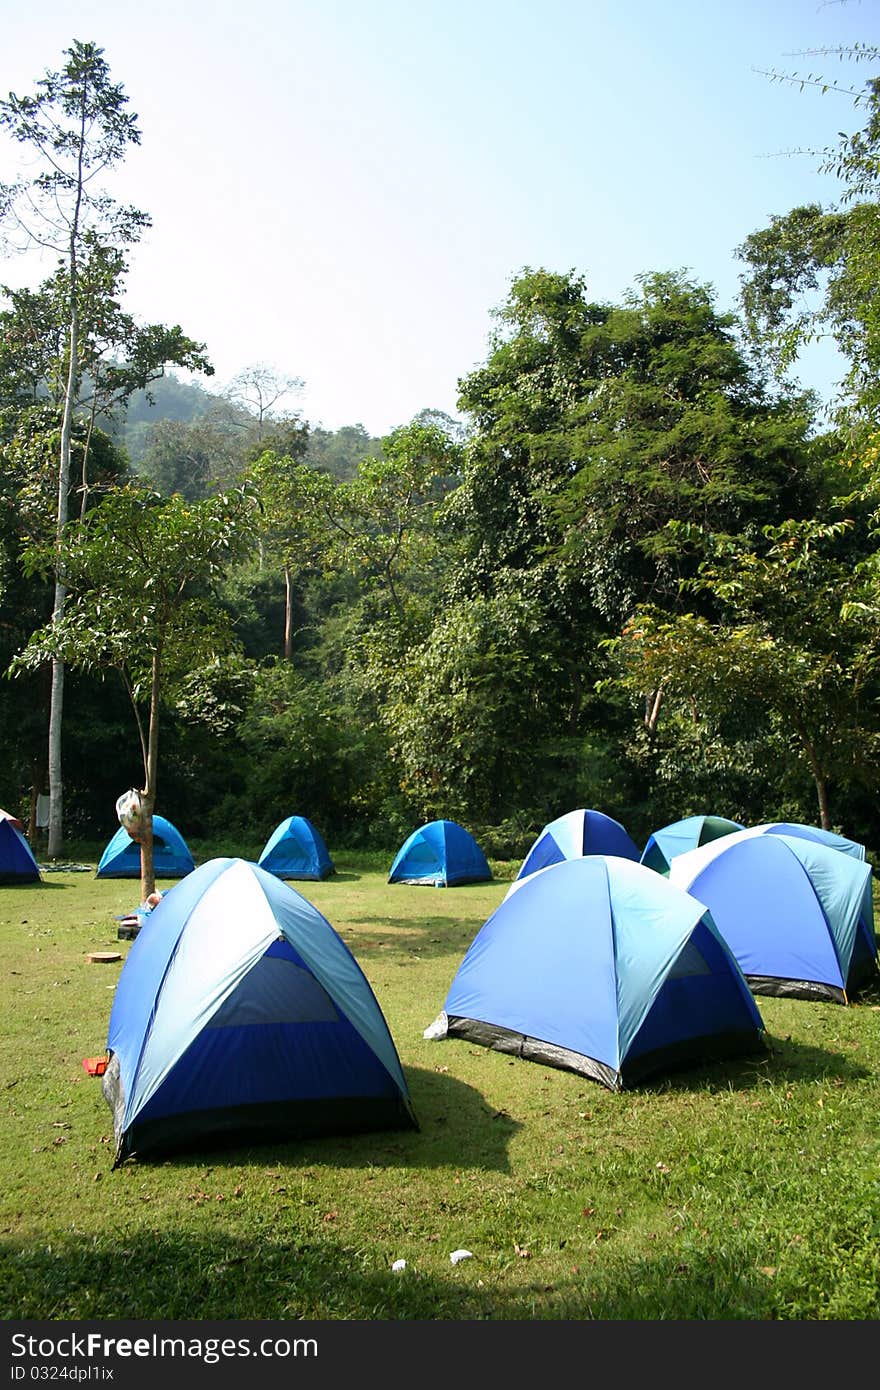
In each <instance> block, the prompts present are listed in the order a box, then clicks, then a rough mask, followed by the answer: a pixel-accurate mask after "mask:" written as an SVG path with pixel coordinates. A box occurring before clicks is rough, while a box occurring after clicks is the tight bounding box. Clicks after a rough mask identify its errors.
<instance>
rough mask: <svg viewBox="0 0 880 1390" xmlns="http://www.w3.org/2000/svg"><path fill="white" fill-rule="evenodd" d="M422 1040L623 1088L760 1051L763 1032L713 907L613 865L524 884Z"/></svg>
mask: <svg viewBox="0 0 880 1390" xmlns="http://www.w3.org/2000/svg"><path fill="white" fill-rule="evenodd" d="M425 1036H426V1037H430V1038H439V1037H447V1036H448V1037H453V1038H465V1039H467V1040H468V1041H470V1042H475V1043H480V1044H482V1045H483V1046H486V1047H491V1048H494V1049H497V1050H498V1051H501V1052H509V1053H512V1054H514V1055H515V1056H518V1057H524V1058H527V1059H529V1060H531V1061H536V1062H543V1063H545V1064H547V1065H549V1066H557V1067H562V1068H564V1069H567V1070H570V1071H576V1072H579V1073H581V1074H582V1075H584V1076H587V1077H590V1078H591V1079H593V1080H595V1081H599V1082H601V1083H602V1084H604V1085H606V1086H608V1087H610V1088H611V1089H612V1090H620V1089H621V1088H622V1087H623V1086H624V1085H627V1084H632V1083H634V1082H636V1081H638V1080H640V1079H641V1078H642V1077H644V1076H646V1075H649V1074H651V1073H653V1072H657V1071H662V1070H665V1069H667V1068H670V1067H673V1066H676V1065H680V1064H684V1063H695V1062H700V1061H702V1060H705V1059H710V1058H713V1057H720V1056H726V1055H732V1054H736V1053H742V1052H752V1051H759V1050H762V1048H763V1023H762V1021H761V1016H760V1014H759V1013H758V1010H757V1007H756V1005H755V1002H754V1000H753V998H752V996H751V994H750V992H749V989H748V986H747V985H746V982H745V980H744V979H743V976H742V973H741V971H740V969H739V967H738V965H737V964H736V961H735V960H734V959H733V956H732V954H731V952H730V950H729V948H728V947H727V945H726V944H725V943H724V941H723V940H722V938H721V936H720V934H719V932H718V930H717V928H716V927H715V925H714V923H713V921H712V918H711V916H710V914H709V913H708V912H707V911H706V908H705V907H704V905H703V904H702V903H700V902H698V901H697V900H696V899H695V898H693V897H691V896H690V894H688V893H685V892H683V891H682V890H681V889H679V888H675V887H673V886H672V884H670V883H669V882H668V880H667V879H665V878H664V877H662V876H661V875H660V874H657V873H655V872H654V871H653V870H652V869H646V868H645V867H644V866H643V865H641V864H637V863H634V862H633V861H632V860H630V859H623V858H620V857H618V856H615V855H590V856H585V857H582V858H579V859H568V860H564V861H562V862H561V863H559V864H555V865H552V866H550V867H548V868H546V869H543V870H539V871H538V872H536V873H535V874H533V875H531V876H530V877H529V878H527V879H524V880H523V881H522V882H521V883H519V884H518V885H517V890H516V892H513V893H510V894H509V895H508V896H507V897H506V898H505V899H504V901H503V902H502V903H501V904H500V906H499V907H498V908H496V910H495V912H494V913H493V914H492V916H491V917H490V918H489V919H488V921H487V922H486V923H485V924H484V925H483V927H481V929H480V931H479V932H478V933H477V936H476V937H475V938H474V940H473V942H472V943H471V946H470V948H469V949H468V951H467V953H466V955H465V957H464V959H463V960H462V963H461V965H460V966H459V968H458V971H457V972H456V975H455V977H454V979H453V981H452V984H451V986H450V988H449V992H448V994H447V996H446V1000H445V1003H444V1005H443V1009H442V1011H441V1013H440V1015H439V1016H438V1018H437V1019H436V1020H435V1022H434V1023H433V1024H432V1025H431V1026H430V1027H429V1028H428V1029H427V1030H426V1033H425Z"/></svg>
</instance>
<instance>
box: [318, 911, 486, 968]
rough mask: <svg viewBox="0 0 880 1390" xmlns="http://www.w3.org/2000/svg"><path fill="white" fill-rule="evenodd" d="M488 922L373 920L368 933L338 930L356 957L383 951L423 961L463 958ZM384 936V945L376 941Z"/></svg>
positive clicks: (343, 926)
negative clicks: (378, 935) (444, 957)
mask: <svg viewBox="0 0 880 1390" xmlns="http://www.w3.org/2000/svg"><path fill="white" fill-rule="evenodd" d="M485 920H486V919H485V918H484V917H480V918H476V917H471V918H467V917H441V916H430V917H414V918H413V917H375V916H374V917H371V918H370V923H369V928H367V929H365V928H364V927H362V926H361V927H355V928H352V927H350V926H349V925H348V924H347V923H343V924H341V925H340V926H338V927H337V928H336V930H337V931H339V932H340V934H342V935H343V936H345V937H346V939H347V941H348V944H349V946H350V947H353V948H354V949H355V952H356V953H357V954H359V953H360V952H361V951H364V952H373V951H376V950H379V949H382V950H383V951H385V952H386V953H390V954H391V955H392V956H394V955H401V956H414V955H415V956H418V957H419V959H420V960H432V959H438V958H439V957H441V956H448V955H449V954H450V952H457V953H460V954H461V955H463V954H464V952H465V951H466V950H467V947H468V946H469V945H470V944H471V942H472V941H473V939H474V937H475V936H476V934H477V932H478V931H479V930H480V927H481V926H482V925H483V923H484V921H485ZM383 932H387V933H388V936H387V937H386V939H385V940H384V941H382V942H379V941H377V940H376V939H375V937H376V934H377V933H383ZM368 933H369V934H368Z"/></svg>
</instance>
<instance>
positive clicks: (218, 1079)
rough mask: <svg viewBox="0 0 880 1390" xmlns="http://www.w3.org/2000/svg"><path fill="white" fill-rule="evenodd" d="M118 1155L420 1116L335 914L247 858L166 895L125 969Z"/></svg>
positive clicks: (403, 1122) (112, 1038)
mask: <svg viewBox="0 0 880 1390" xmlns="http://www.w3.org/2000/svg"><path fill="white" fill-rule="evenodd" d="M107 1048H108V1054H109V1061H108V1065H107V1070H106V1071H105V1073H104V1080H103V1089H104V1096H105V1098H106V1100H107V1102H108V1104H109V1106H110V1108H111V1111H112V1113H113V1127H114V1135H115V1144H116V1154H115V1163H114V1167H115V1166H118V1165H119V1164H120V1163H121V1162H123V1160H125V1159H126V1158H128V1157H132V1156H134V1157H139V1156H143V1155H150V1154H156V1153H162V1152H167V1151H170V1150H178V1149H184V1148H193V1147H196V1146H200V1145H203V1144H204V1143H216V1142H219V1141H221V1140H224V1139H227V1138H234V1139H241V1140H242V1141H246V1142H252V1141H254V1140H260V1139H269V1138H279V1137H281V1138H285V1137H286V1138H306V1137H309V1136H314V1135H321V1134H345V1133H352V1132H356V1131H361V1130H373V1129H376V1130H379V1129H404V1128H417V1127H418V1126H417V1122H416V1119H415V1115H414V1112H413V1108H412V1104H411V1102H410V1097H409V1091H408V1089H407V1084H406V1080H405V1078H404V1075H403V1071H402V1068H401V1065H400V1061H399V1058H398V1055H397V1051H396V1049H395V1046H394V1043H393V1041H392V1038H391V1034H390V1032H389V1030H388V1025H387V1023H386V1022H385V1018H384V1015H383V1014H382V1011H381V1009H380V1007H379V1004H378V1003H377V1001H376V998H375V996H374V994H373V992H372V990H371V988H370V986H369V984H368V982H367V979H366V977H365V975H364V973H363V971H362V970H361V968H360V966H359V965H358V963H357V961H356V960H355V958H354V956H353V955H352V954H351V952H350V951H349V949H348V947H347V946H346V945H345V943H344V942H343V941H342V939H341V937H340V936H338V935H337V933H336V932H335V931H334V929H333V928H332V927H331V925H330V923H329V922H328V921H327V919H326V918H325V917H323V916H322V915H321V913H320V912H319V911H318V910H317V908H315V907H314V906H313V905H312V904H311V903H310V902H308V901H307V900H306V899H305V898H304V897H302V896H301V895H300V894H299V893H298V892H297V890H296V889H295V888H292V887H291V886H290V885H289V884H287V883H284V882H283V881H282V880H281V879H279V878H277V877H276V876H275V875H274V874H270V873H266V871H265V870H264V869H261V868H260V867H259V866H258V865H257V864H252V863H250V862H249V861H246V860H243V859H211V860H209V861H208V862H207V863H205V864H202V865H201V866H200V867H199V868H198V869H195V870H194V871H193V873H191V874H190V875H189V876H188V877H187V878H185V879H183V880H182V881H181V882H180V883H177V884H175V885H174V887H173V888H172V889H171V890H170V891H169V892H168V893H166V895H165V896H164V897H163V898H162V901H161V902H160V903H159V905H158V907H156V908H155V909H154V911H153V912H152V913H151V915H150V918H149V922H148V925H147V927H146V929H145V930H144V931H142V932H140V934H139V935H138V936H137V937H136V939H135V941H134V942H133V944H132V947H131V950H130V952H129V955H128V958H127V959H126V962H125V965H124V966H123V969H122V973H121V975H120V977H119V983H118V985H117V988H116V993H115V996H114V999H113V1009H112V1012H111V1016H110V1029H109V1034H108V1039H107Z"/></svg>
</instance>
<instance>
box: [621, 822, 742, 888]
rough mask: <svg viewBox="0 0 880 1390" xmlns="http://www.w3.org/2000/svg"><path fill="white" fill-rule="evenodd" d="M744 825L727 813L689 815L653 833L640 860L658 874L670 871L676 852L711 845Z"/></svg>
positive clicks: (679, 852)
mask: <svg viewBox="0 0 880 1390" xmlns="http://www.w3.org/2000/svg"><path fill="white" fill-rule="evenodd" d="M744 828H745V827H744V826H742V825H740V823H739V821H735V820H728V819H727V817H726V816H687V817H686V818H685V819H684V820H677V821H673V822H672V824H671V825H664V826H663V828H662V829H661V830H655V831H654V832H653V833H652V834H651V835H649V836H648V840H647V843H646V845H645V848H644V849H643V850H642V854H641V859H640V861H639V862H640V863H641V864H645V865H646V866H647V867H648V868H649V869H655V870H656V871H657V873H658V874H668V873H669V865H670V862H671V860H672V859H673V858H674V856H675V855H676V854H685V853H686V852H687V851H688V850H689V849H696V848H697V847H698V846H699V845H708V844H709V843H710V842H711V841H712V840H718V839H720V837H721V836H722V835H733V834H735V833H736V831H737V830H743V829H744Z"/></svg>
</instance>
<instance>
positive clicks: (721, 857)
mask: <svg viewBox="0 0 880 1390" xmlns="http://www.w3.org/2000/svg"><path fill="white" fill-rule="evenodd" d="M669 880H670V882H671V883H675V884H676V885H677V886H678V887H680V888H684V889H685V890H686V891H687V892H689V893H692V894H693V895H694V896H695V897H696V898H699V900H700V901H701V902H704V903H705V904H706V906H707V907H708V908H709V910H710V912H711V913H712V917H713V918H714V921H715V923H716V925H717V927H718V929H719V931H720V932H721V933H722V935H723V936H724V938H725V940H726V941H727V943H728V945H729V946H730V948H731V950H732V951H733V954H734V955H735V956H736V958H737V960H738V962H739V964H740V967H741V969H742V971H743V974H744V975H745V977H746V979H747V980H748V982H749V985H750V986H751V988H752V990H754V991H755V992H756V993H758V994H776V995H789V996H792V997H794V998H805V999H828V1000H833V1001H834V1002H836V1003H841V1004H845V1003H846V1002H847V1000H848V996H849V995H850V994H851V993H853V992H854V991H855V990H856V989H858V988H859V987H860V986H861V985H862V984H863V983H864V982H865V980H866V979H868V978H870V976H871V975H873V974H874V973H875V972H876V969H877V942H876V938H875V936H874V926H873V923H874V909H873V891H872V885H871V866H870V865H869V864H868V863H866V862H865V861H863V860H861V859H856V858H854V857H853V856H851V855H848V854H841V853H840V851H839V850H837V849H831V848H829V847H828V846H827V845H824V844H821V843H819V841H817V840H814V839H811V838H808V837H806V836H795V835H776V834H773V835H768V834H764V833H763V832H762V830H761V829H760V828H759V827H752V828H750V829H748V830H740V831H738V832H737V833H736V834H735V835H726V836H724V838H723V839H720V840H714V841H713V842H712V843H711V844H708V845H702V846H701V847H700V848H699V849H692V850H689V851H688V852H687V853H686V854H679V855H677V856H676V857H675V858H674V859H673V861H672V864H671V866H670V870H669Z"/></svg>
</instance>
